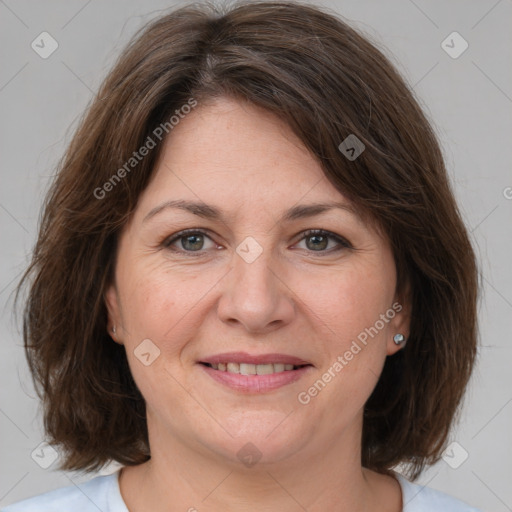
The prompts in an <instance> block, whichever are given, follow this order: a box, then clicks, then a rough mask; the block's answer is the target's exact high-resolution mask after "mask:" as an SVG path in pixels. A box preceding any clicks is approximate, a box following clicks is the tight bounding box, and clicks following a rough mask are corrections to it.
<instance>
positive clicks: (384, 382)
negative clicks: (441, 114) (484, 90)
mask: <svg viewBox="0 0 512 512" xmlns="http://www.w3.org/2000/svg"><path fill="white" fill-rule="evenodd" d="M29 278H31V282H30V292H29V296H28V301H27V305H26V312H25V325H24V337H25V344H26V352H27V357H28V361H29V364H30V368H31V371H32V373H33V375H34V378H35V381H36V383H37V384H38V386H39V389H40V391H41V397H42V398H43V400H44V405H45V428H46V432H47V435H48V439H49V441H50V442H51V443H53V444H55V445H58V446H60V447H61V449H62V453H63V456H62V464H61V469H64V470H86V471H94V470H98V469H100V468H101V467H103V466H104V465H105V464H106V463H108V462H111V461H115V462H117V463H119V464H121V466H122V468H121V469H120V470H119V471H117V472H116V473H114V474H112V475H110V476H102V477H96V478H94V479H92V480H90V481H89V482H88V483H87V484H85V485H84V486H82V488H81V489H77V488H76V487H72V488H71V487H70V488H64V489H59V490H57V491H52V492H50V493H47V494H45V495H41V496H37V497H34V498H31V499H28V500H25V501H23V502H20V503H18V504H15V505H12V506H10V507H7V508H6V509H5V510H6V511H8V512H20V511H27V510H38V511H44V510H48V511H49V510H52V511H54V510H69V509H71V508H74V509H76V510H81V511H88V510H97V509H100V510H102V511H104V512H106V511H110V512H119V511H127V510H129V511H146V510H148V511H152V512H159V511H163V510H166V511H168V510H189V511H193V510H199V511H203V510H205V511H221V510H222V511H224V510H237V511H240V510H251V511H254V510H258V511H260V510H261V511H263V510H265V511H270V510H272V511H274V510H275V511H280V512H282V511H295V510H308V511H316V510H337V511H358V510H361V511H362V510H367V511H377V510H378V511H389V512H398V511H401V510H404V511H406V512H420V511H427V510H436V511H437V510H443V511H447V510H450V511H471V510H473V511H474V510H476V509H474V508H470V507H469V506H467V505H465V504H464V503H463V502H461V501H459V500H456V499H455V498H452V497H450V496H448V495H446V494H443V493H440V492H437V491H435V490H432V489H427V488H422V487H420V486H418V485H416V484H414V483H412V481H414V480H415V479H416V478H417V477H418V476H419V475H420V474H421V472H422V470H423V469H424V467H425V466H426V465H428V464H432V463H434V462H436V461H437V460H439V458H440V455H441V453H442V451H443V449H444V448H445V446H446V444H447V438H448V434H449V432H450V428H451V427H452V424H453V421H454V418H455V417H456V413H457V411H458V408H459V406H460V404H461V400H462V397H463V395H464V390H465V387H466V384H467V382H468V380H469V378H470V375H471V371H472V368H473V364H474V360H475V355H476V297H477V270H476V264H475V256H474V253H473V250H472V247H471V244H470V242H469V240H468V235H467V231H466V229H465V227H464V225H463V223H462V221H461V218H460V215H459V213H458V210H457V206H456V204H455V200H454V197H453V195H452V192H451V189H450V185H449V182H448V180H447V176H446V171H445V167H444V163H443V159H442V155H441V152H440V149H439V146H438V143H437V141H436V138H435V136H434V134H433V132H432V130H431V128H430V126H429V124H428V122H427V120H426V118H425V116H424V115H423V113H422V111H421V109H420V108H419V106H418V104H417V102H416V101H415V99H414V98H413V96H412V94H411V92H410V91H409V90H408V88H407V86H406V85H405V84H404V82H403V80H402V79H401V78H400V76H399V75H398V74H397V72H396V71H395V70H394V68H393V67H392V66H391V64H390V63H389V61H388V60H387V59H386V58H385V57H384V56H383V55H382V54H381V53H380V52H379V51H378V50H377V49H376V48H375V47H373V46H372V45H371V44H370V43H369V42H368V41H367V40H365V39H364V38H363V37H362V36H361V35H359V34H358V33H357V32H355V31H354V30H353V29H352V28H350V27H348V26H347V25H346V24H345V23H343V22H342V21H341V20H339V19H338V18H337V17H335V16H334V15H332V14H330V13H327V12H326V11H323V10H321V9H319V8H316V7H312V6H309V5H306V4H301V3H288V2H279V3H260V2H245V3H239V4H236V5H235V6H233V7H231V8H229V9H227V8H226V9H224V11H222V10H219V11H217V10H216V9H215V8H213V7H210V6H208V5H206V4H203V5H194V6H188V7H184V8H181V9H178V10H175V11H173V12H171V13H170V14H168V15H166V16H163V17H161V18H159V19H157V20H156V21H154V22H153V23H151V24H150V25H149V26H147V27H145V29H144V31H143V32H142V33H141V34H139V35H138V36H137V37H136V38H135V39H134V40H133V42H132V43H131V44H130V45H129V47H128V48H127V49H126V51H125V52H124V53H123V55H122V56H121V58H120V60H119V62H117V64H116V65H115V67H114V69H113V70H112V72H111V73H110V74H109V76H108V77H107V79H106V81H105V83H104V84H103V86H102V88H101V90H100V92H99V95H98V97H97V99H96V100H95V101H94V102H93V104H92V105H91V107H90V109H89V111H88V113H87V115H86V117H85V118H84V120H83V122H82V124H81V126H80V127H79V129H78V131H77V133H76V135H75V137H74V139H73V141H72V142H71V145H70V147H69V149H68V151H67V154H66V155H65V158H64V159H63V161H62V165H61V166H60V169H59V173H58V176H57V179H56V181H55V183H54V185H53V188H52V189H51V193H50V195H49V197H48V201H47V204H46V207H45V212H44V218H43V222H42V225H41V229H40V234H39V239H38V242H37V245H36V248H35V251H34V257H33V261H32V264H31V266H30V268H29V269H28V270H27V273H26V274H25V276H24V278H23V280H22V282H21V283H20V287H21V286H22V285H23V284H26V283H27V282H28V279H29ZM399 464H401V465H402V467H404V468H405V469H406V471H405V475H406V476H408V478H409V479H410V480H412V481H410V480H408V479H406V478H405V477H404V476H401V475H400V474H398V473H397V472H396V471H395V468H396V467H397V465H399Z"/></svg>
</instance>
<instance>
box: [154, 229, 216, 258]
mask: <svg viewBox="0 0 512 512" xmlns="http://www.w3.org/2000/svg"><path fill="white" fill-rule="evenodd" d="M205 239H208V240H209V241H210V242H211V243H212V244H213V246H210V249H211V248H213V247H216V245H215V244H214V242H213V240H212V239H211V238H210V237H209V236H208V235H207V234H206V232H205V231H203V230H201V229H186V230H185V231H180V232H179V233H176V235H172V236H171V237H170V238H167V239H166V240H164V242H163V243H162V245H163V246H164V247H166V248H168V249H171V250H173V251H176V252H189V253H191V252H200V251H201V250H202V249H208V247H206V248H205V247H204V245H205ZM176 242H181V243H180V244H179V245H180V246H181V248H173V247H172V246H173V245H174V244H176Z"/></svg>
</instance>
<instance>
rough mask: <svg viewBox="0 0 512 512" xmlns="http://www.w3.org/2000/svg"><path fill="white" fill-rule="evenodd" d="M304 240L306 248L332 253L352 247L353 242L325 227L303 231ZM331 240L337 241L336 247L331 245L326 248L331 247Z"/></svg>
mask: <svg viewBox="0 0 512 512" xmlns="http://www.w3.org/2000/svg"><path fill="white" fill-rule="evenodd" d="M303 240H305V241H306V249H307V250H309V251H312V252H323V253H331V252H337V251H340V250H342V249H349V248H351V247H352V246H351V244H350V243H349V242H348V241H347V240H345V239H344V238H342V237H341V236H338V235H335V234H334V233H331V232H330V231H326V230H324V229H308V230H307V231H305V232H304V233H302V238H301V239H300V242H302V241H303ZM330 241H334V242H335V243H334V247H330V248H329V249H328V250H326V249H327V248H328V247H329V242H330Z"/></svg>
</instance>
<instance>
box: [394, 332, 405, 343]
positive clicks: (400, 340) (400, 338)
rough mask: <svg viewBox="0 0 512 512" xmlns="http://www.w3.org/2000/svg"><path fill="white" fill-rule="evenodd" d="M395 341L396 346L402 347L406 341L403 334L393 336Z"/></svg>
mask: <svg viewBox="0 0 512 512" xmlns="http://www.w3.org/2000/svg"><path fill="white" fill-rule="evenodd" d="M393 341H394V342H395V344H396V345H401V344H402V343H403V342H404V341H405V338H404V335H403V334H395V335H394V336H393Z"/></svg>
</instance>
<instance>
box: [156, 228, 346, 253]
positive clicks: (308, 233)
mask: <svg viewBox="0 0 512 512" xmlns="http://www.w3.org/2000/svg"><path fill="white" fill-rule="evenodd" d="M197 234H201V235H205V236H207V237H208V238H210V239H211V237H210V236H209V234H208V232H207V231H205V230H203V229H201V228H192V229H185V230H183V231H180V232H179V233H176V234H174V235H171V236H170V237H167V238H166V239H165V240H164V241H163V242H162V243H161V246H162V247H164V248H166V249H169V250H171V251H172V252H175V253H179V254H184V255H187V256H190V257H193V258H194V257H195V258H197V257H200V256H203V255H204V251H203V250H202V249H201V250H199V251H186V250H184V249H174V248H171V245H172V244H173V243H174V242H176V241H178V240H180V239H182V238H185V237H187V236H190V235H197ZM314 235H317V236H324V237H327V238H331V239H333V240H335V241H336V242H337V243H338V244H339V247H337V248H334V249H332V248H331V249H329V250H324V251H312V250H310V251H309V252H312V253H318V254H319V255H321V256H322V253H323V254H332V253H333V252H338V251H341V250H342V249H352V248H353V247H352V245H351V244H350V242H348V240H346V239H344V238H342V237H341V236H339V235H335V234H334V233H332V232H331V231H326V230H325V229H308V230H306V231H303V232H302V233H301V238H300V239H299V240H298V242H297V243H299V242H301V241H302V240H304V239H305V238H308V237H311V236H314ZM212 241H213V240H212ZM306 250H307V249H306Z"/></svg>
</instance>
